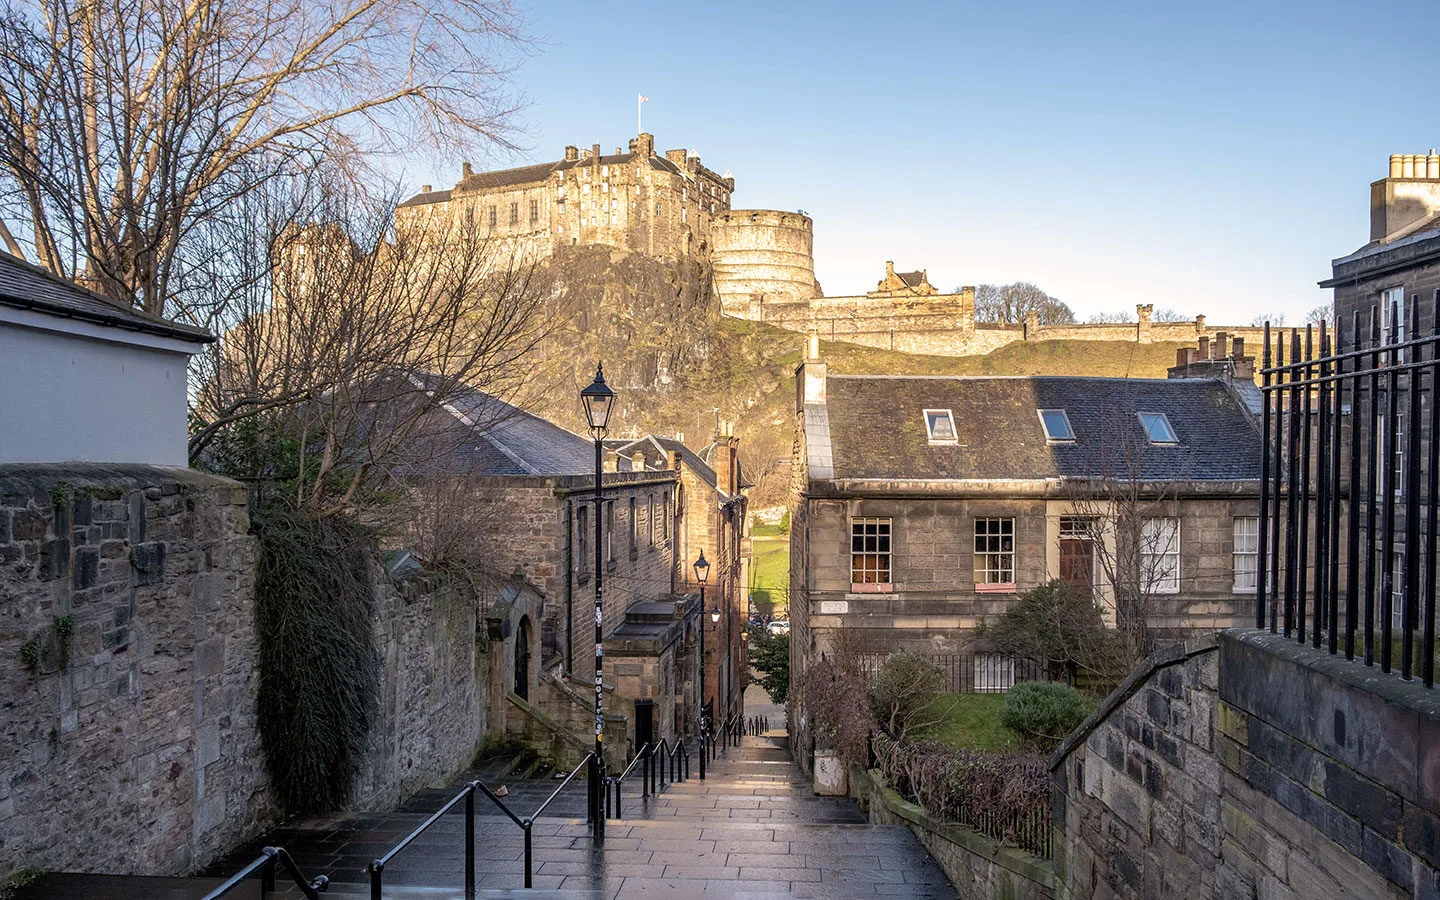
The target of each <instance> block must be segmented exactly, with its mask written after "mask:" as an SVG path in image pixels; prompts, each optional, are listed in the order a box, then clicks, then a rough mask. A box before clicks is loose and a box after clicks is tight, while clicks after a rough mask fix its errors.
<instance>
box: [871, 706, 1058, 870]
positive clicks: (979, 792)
mask: <svg viewBox="0 0 1440 900" xmlns="http://www.w3.org/2000/svg"><path fill="white" fill-rule="evenodd" d="M874 749H875V760H876V766H877V767H878V768H879V770H880V773H881V774H882V775H883V776H884V777H885V779H886V780H887V781H888V782H889V783H890V784H891V786H893V787H894V788H895V790H896V791H898V792H899V793H900V794H901V796H903V797H905V798H906V799H908V800H911V801H913V802H915V803H918V804H920V805H921V806H923V807H924V808H925V809H926V811H928V812H929V813H930V814H931V815H932V816H935V817H936V818H939V819H943V820H944V821H947V822H958V823H960V824H962V825H965V826H967V827H969V828H973V829H975V830H976V831H979V832H981V833H983V834H987V835H990V836H991V837H994V838H998V839H1000V840H1002V841H1004V842H1006V843H1008V844H1011V845H1014V846H1019V847H1024V848H1025V849H1027V850H1030V851H1032V852H1034V853H1038V854H1041V855H1048V854H1049V841H1050V837H1049V832H1050V822H1051V807H1050V772H1049V770H1048V768H1047V767H1046V765H1045V761H1044V760H1043V759H1041V758H1040V757H1038V756H1035V755H1033V754H1029V753H985V752H977V751H974V750H960V749H957V748H955V747H951V746H949V745H948V744H943V743H940V742H939V741H920V742H900V741H896V740H893V739H891V738H889V737H886V736H885V735H876V736H875V739H874Z"/></svg>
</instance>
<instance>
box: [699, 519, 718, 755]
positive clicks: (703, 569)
mask: <svg viewBox="0 0 1440 900" xmlns="http://www.w3.org/2000/svg"><path fill="white" fill-rule="evenodd" d="M709 578H710V563H708V562H706V561H705V549H704V548H703V547H702V548H701V549H700V558H699V559H697V560H695V582H696V583H697V584H699V585H700V612H701V618H700V780H701V781H704V780H705V756H706V754H707V753H708V752H709V751H708V750H707V748H706V746H705V739H706V738H705V618H704V612H705V582H706V581H707V580H708V579H709ZM717 618H718V617H717Z"/></svg>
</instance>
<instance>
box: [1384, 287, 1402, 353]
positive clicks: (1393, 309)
mask: <svg viewBox="0 0 1440 900" xmlns="http://www.w3.org/2000/svg"><path fill="white" fill-rule="evenodd" d="M1403 340H1405V289H1404V288H1401V287H1393V288H1386V289H1385V290H1383V291H1381V292H1380V343H1381V344H1398V343H1400V342H1401V341H1403ZM1399 353H1400V358H1401V359H1402V360H1403V359H1404V358H1405V351H1403V350H1401V351H1399Z"/></svg>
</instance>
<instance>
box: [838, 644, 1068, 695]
mask: <svg viewBox="0 0 1440 900" xmlns="http://www.w3.org/2000/svg"><path fill="white" fill-rule="evenodd" d="M921 655H922V656H924V657H925V659H927V660H929V661H930V662H931V664H933V665H934V666H935V667H936V668H938V669H939V670H940V672H941V674H942V675H943V677H944V690H945V691H947V692H948V693H952V694H998V693H1003V692H1004V691H1008V690H1010V688H1012V687H1014V686H1015V685H1017V684H1019V683H1020V682H1022V681H1053V680H1056V679H1055V678H1054V677H1053V675H1052V673H1051V672H1050V671H1049V669H1047V668H1046V666H1045V665H1044V664H1043V663H1041V662H1040V661H1038V660H1034V659H1025V658H1022V657H1014V656H1005V655H1003V654H999V653H922V654H921ZM888 656H889V654H886V653H866V654H863V655H862V656H861V657H860V674H861V675H862V676H863V677H864V678H865V680H866V681H867V682H870V681H873V680H874V679H875V676H876V675H878V674H879V672H880V667H881V666H883V665H884V664H885V660H886V659H887V658H888Z"/></svg>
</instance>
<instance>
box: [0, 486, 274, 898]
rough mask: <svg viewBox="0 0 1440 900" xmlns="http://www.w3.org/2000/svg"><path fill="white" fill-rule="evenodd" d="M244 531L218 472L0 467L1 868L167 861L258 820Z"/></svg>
mask: <svg viewBox="0 0 1440 900" xmlns="http://www.w3.org/2000/svg"><path fill="white" fill-rule="evenodd" d="M248 531H249V517H248V514H247V509H246V502H245V491H244V489H243V488H242V487H240V486H239V485H237V484H235V483H234V482H231V481H226V480H224V479H219V478H212V477H208V476H205V475H201V474H198V473H196V472H191V471H188V470H184V469H163V468H151V467H143V466H127V467H113V466H99V465H79V464H69V465H67V466H65V467H59V466H42V465H35V466H0V684H3V690H0V694H3V697H4V701H3V704H0V876H3V875H4V874H5V873H6V872H7V871H9V870H13V869H16V868H21V867H39V868H48V869H61V870H65V869H70V870H77V869H78V870H86V871H98V872H121V873H135V872H142V873H179V872H184V871H186V870H189V869H191V868H192V867H195V866H198V865H200V864H202V863H204V862H205V861H207V860H208V859H209V858H211V857H212V856H214V855H216V854H218V853H220V852H222V851H224V850H227V849H229V847H230V846H231V845H232V844H234V843H236V842H238V841H240V840H242V839H245V838H248V837H249V836H250V835H251V834H253V833H254V832H255V831H256V830H258V829H259V828H260V827H261V826H262V824H264V823H265V822H267V821H268V820H269V819H270V817H271V815H272V813H273V806H272V801H271V797H270V793H269V791H268V789H267V787H266V777H265V771H264V756H263V755H262V753H261V751H260V741H259V736H258V733H257V731H256V728H255V695H256V689H257V685H258V677H257V675H256V641H255V634H254V630H253V627H252V622H251V609H252V607H251V604H250V600H249V598H250V597H251V595H252V592H253V587H254V571H255V544H254V541H253V540H252V539H251V538H250V537H248V536H247V534H248ZM72 622H73V629H72V628H70V627H67V625H68V623H72ZM67 631H70V632H72V633H71V634H70V636H69V637H68V639H67V640H62V639H61V635H62V634H63V633H65V632H67Z"/></svg>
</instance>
